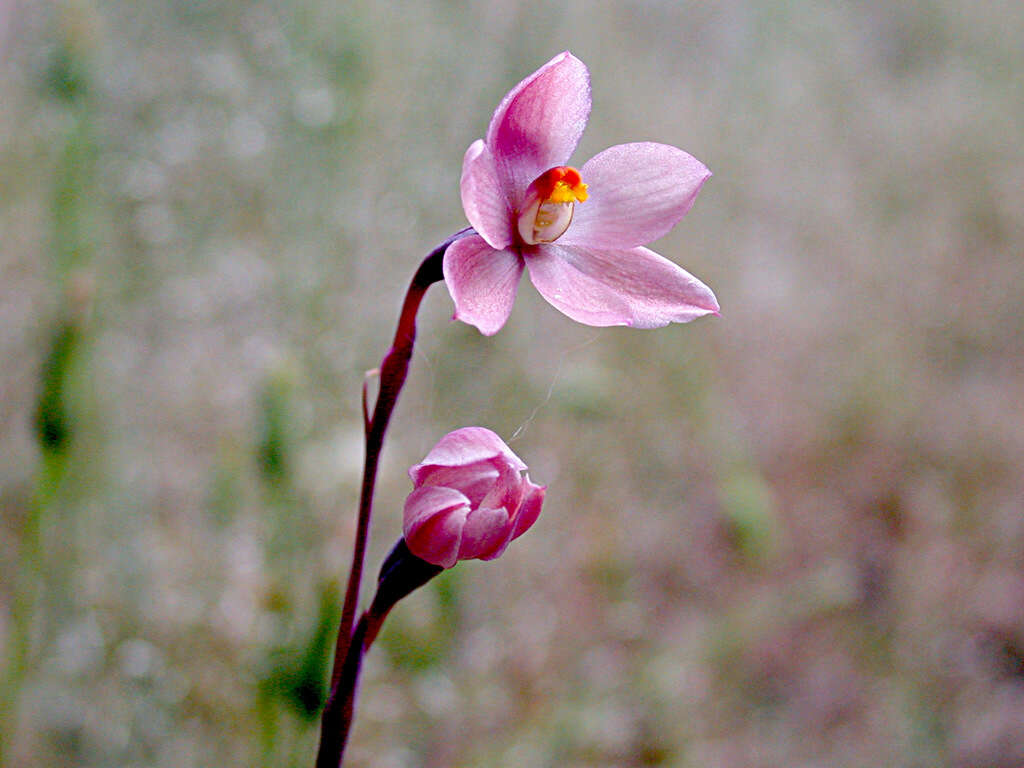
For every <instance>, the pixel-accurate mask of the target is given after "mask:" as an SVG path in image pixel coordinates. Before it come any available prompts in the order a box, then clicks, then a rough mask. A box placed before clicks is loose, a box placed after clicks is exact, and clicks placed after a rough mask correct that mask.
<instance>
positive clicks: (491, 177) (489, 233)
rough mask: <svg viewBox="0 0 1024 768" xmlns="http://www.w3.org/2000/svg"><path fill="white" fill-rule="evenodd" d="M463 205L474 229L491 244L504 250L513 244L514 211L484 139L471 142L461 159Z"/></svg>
mask: <svg viewBox="0 0 1024 768" xmlns="http://www.w3.org/2000/svg"><path fill="white" fill-rule="evenodd" d="M460 189H461V192H462V207H463V209H464V210H465V211H466V218H467V219H469V223H470V224H472V225H473V229H475V230H476V231H477V233H478V234H479V235H480V237H482V238H483V239H484V240H485V241H486V242H487V244H488V245H489V246H491V247H492V248H494V249H496V250H499V251H500V250H501V249H502V248H505V247H507V246H509V245H511V244H512V238H513V234H512V212H511V211H510V210H509V207H508V201H506V200H505V193H504V190H503V188H502V185H501V182H500V181H499V180H498V172H497V170H496V169H495V167H494V157H493V155H491V150H489V149H488V148H487V145H486V144H484V143H483V141H482V140H480V139H477V140H476V141H474V142H473V143H472V144H470V145H469V149H467V150H466V156H465V158H464V159H463V161H462V182H461V185H460Z"/></svg>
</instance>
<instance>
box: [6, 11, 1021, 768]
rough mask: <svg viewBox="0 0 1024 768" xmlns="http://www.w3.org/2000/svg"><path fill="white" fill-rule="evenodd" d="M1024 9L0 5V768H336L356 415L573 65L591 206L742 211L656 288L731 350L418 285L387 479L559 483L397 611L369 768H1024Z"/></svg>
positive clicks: (372, 704)
mask: <svg viewBox="0 0 1024 768" xmlns="http://www.w3.org/2000/svg"><path fill="white" fill-rule="evenodd" d="M1022 39H1024V7H1022V6H1021V4H1020V3H1018V2H1010V1H1009V0H1008V1H1007V2H998V1H994V2H988V3H969V2H966V0H960V1H957V0H935V1H934V2H929V1H928V0H922V2H913V3H896V4H893V3H888V2H881V0H870V1H869V2H863V3H842V2H836V1H835V0H832V1H831V2H821V0H813V2H812V1H811V0H783V1H780V2H772V3H767V2H766V3H755V2H740V1H735V2H722V3H700V2H666V1H664V0H662V1H658V0H647V1H646V2H640V1H639V0H638V1H635V2H626V1H624V2H617V3H600V2H583V1H582V0H566V2H561V3H551V4H548V3H541V4H539V3H536V2H530V3H527V2H516V1H515V0H502V1H501V2H498V1H497V0H492V1H491V2H479V3H466V2H454V1H448V2H445V1H442V0H431V1H424V2H413V3H401V2H395V1H391V2H384V1H382V0H374V1H372V2H371V1H370V0H350V1H348V0H333V1H330V0H293V1H292V2H286V3H277V2H266V1H262V0H254V1H253V2H228V0H205V1H204V2H189V1H187V0H162V1H160V0H139V1H138V2H133V3H120V2H113V1H112V0H59V1H56V2H54V1H51V2H29V0H0V61H2V67H0V643H2V645H0V648H2V651H0V659H2V662H0V663H2V664H3V673H2V675H0V679H2V681H3V685H4V689H3V691H2V692H0V700H2V701H0V726H2V734H0V745H2V746H0V749H2V756H0V761H2V763H3V765H4V766H18V767H21V766H37V765H48V766H212V765H225V766H227V765H267V766H271V765H274V766H278V765H280V766H308V765H310V764H311V761H312V756H313V754H314V751H315V743H316V731H317V726H316V713H317V709H318V707H319V706H320V703H321V700H322V697H323V685H324V675H325V672H324V669H325V664H326V653H327V650H328V648H329V646H330V645H331V643H332V642H333V636H332V635H333V631H334V626H335V622H336V620H337V612H338V608H337V606H338V603H339V596H338V593H339V591H340V589H341V587H342V586H343V585H341V584H340V581H341V579H342V576H343V574H344V573H345V572H346V571H347V567H348V561H349V555H348V549H349V547H350V546H351V540H352V536H353V529H354V523H355V520H354V510H355V503H356V495H357V480H358V475H359V472H360V467H361V462H362V447H361V421H360V413H359V392H360V387H361V385H362V382H363V375H364V371H366V370H367V369H370V368H373V367H374V366H376V365H377V363H378V362H379V360H380V358H381V356H382V354H383V353H384V351H385V349H386V347H387V344H388V343H389V338H390V335H391V333H392V332H393V328H394V323H395V320H396V317H397V309H398V306H399V302H400V300H401V296H402V294H403V292H404V289H405V286H406V284H407V282H408V279H409V277H410V276H411V274H412V271H413V270H414V268H415V267H416V265H417V264H418V263H419V260H420V259H421V258H422V256H423V255H424V254H426V252H427V251H428V250H429V249H430V248H432V247H433V245H434V244H436V243H437V242H439V241H440V240H442V239H443V238H444V237H446V236H447V235H448V234H450V233H451V232H453V231H455V230H457V229H459V228H461V227H462V226H464V223H465V222H464V215H463V213H462V209H461V204H460V201H459V191H458V182H459V175H460V170H461V161H462V156H463V153H464V151H465V149H466V147H467V146H468V145H469V144H470V142H472V141H473V140H474V139H476V138H478V137H480V136H482V135H483V133H484V131H485V130H486V127H487V123H488V121H489V119H490V116H491V112H492V111H493V109H494V107H495V105H496V104H497V103H498V101H499V100H500V99H501V97H502V96H503V95H504V93H505V92H506V91H507V90H508V89H509V88H511V87H512V86H513V85H515V83H517V82H518V81H519V80H520V79H521V78H522V77H524V76H526V75H527V74H529V73H530V72H532V71H533V70H535V69H536V68H537V67H539V66H540V65H541V64H543V63H544V62H546V61H547V60H548V59H549V58H551V57H552V56H553V55H555V54H556V53H558V52H560V51H562V50H564V49H567V48H568V49H571V50H572V51H573V52H574V53H575V54H576V55H578V56H579V57H580V58H582V59H583V60H584V61H585V62H586V63H587V64H588V65H589V67H590V70H591V75H592V82H593V96H594V109H593V116H592V119H591V122H590V125H589V128H588V130H587V132H586V134H585V135H584V137H583V141H582V144H581V146H580V149H579V151H578V153H577V155H576V156H575V158H574V159H575V161H576V164H580V163H582V162H583V161H584V160H585V159H586V158H588V157H590V156H591V155H593V154H595V153H596V152H598V151H600V150H601V149H603V148H605V147H607V146H609V145H612V144H616V143H620V142H624V141H638V140H654V141H661V142H665V143H670V144H675V145H677V146H680V147H682V148H684V149H686V150H687V151H689V152H691V153H692V154H693V155H695V156H696V157H698V158H699V159H701V160H702V161H704V162H705V163H706V164H707V165H708V166H709V167H710V168H711V169H712V170H713V171H714V173H715V176H714V178H713V179H712V180H711V181H710V182H709V183H708V184H707V186H705V188H704V191H703V192H702V194H701V196H700V199H699V200H698V202H697V204H696V206H695V207H694V209H693V210H692V211H691V213H690V214H689V215H688V216H687V218H686V219H685V220H684V221H683V222H682V224H681V225H680V226H679V227H677V228H676V229H675V230H674V231H673V232H672V234H671V235H669V236H668V237H666V238H665V239H663V240H662V241H660V242H659V243H657V244H656V245H655V247H656V249H657V250H658V251H660V252H661V253H663V254H665V255H666V256H668V257H669V258H671V259H673V260H674V261H676V262H678V263H680V264H682V265H683V266H684V267H686V268H687V269H689V270H690V271H692V272H693V273H694V274H696V275H697V276H699V277H700V278H702V279H703V280H704V281H705V282H707V283H708V284H709V285H710V286H712V287H713V288H714V290H715V291H716V293H717V295H718V298H719V300H720V302H721V305H722V308H723V311H722V317H721V318H717V319H705V320H700V321H697V322H695V323H692V324H690V325H684V326H673V327H670V328H666V329H662V330H657V331H633V330H628V329H604V330H599V329H593V328H587V327H584V326H580V325H576V324H574V323H572V322H571V321H569V320H568V319H567V318H565V317H564V316H562V315H560V314H559V313H558V312H557V311H555V310H554V309H552V308H551V307H549V306H548V305H547V304H546V303H545V302H544V301H543V300H542V299H540V298H539V297H538V295H537V294H536V292H535V291H534V290H533V288H532V286H530V285H529V283H528V282H527V281H524V283H523V286H522V288H521V291H520V297H519V300H518V302H517V305H516V307H515V310H514V312H513V315H512V318H511V320H510V321H509V323H508V324H507V326H506V327H505V329H504V330H503V331H502V332H501V333H500V334H499V335H497V336H495V337H493V338H490V339H487V338H484V337H481V336H480V335H479V334H478V333H477V332H476V331H475V330H474V329H473V328H471V327H468V326H464V325H462V324H455V323H449V321H448V318H449V317H450V315H451V312H452V305H451V301H450V299H449V297H448V296H447V294H446V292H445V289H444V287H443V286H437V287H435V288H433V289H432V290H431V291H430V293H429V294H428V296H427V301H426V303H425V307H424V310H423V312H422V313H421V324H420V328H421V333H420V345H419V347H418V349H417V355H416V357H415V359H414V364H413V372H412V375H411V377H410V381H409V384H408V386H407V388H406V391H405V393H404V395H403V399H402V401H401V403H400V404H399V408H398V411H397V413H396V416H395V420H394V422H393V428H392V431H391V437H390V441H389V443H388V446H387V449H386V452H385V461H384V465H383V468H382V473H381V478H380V486H379V496H378V505H377V514H376V518H375V522H374V537H373V542H372V548H371V553H370V557H369V560H368V567H369V569H370V570H371V578H370V581H371V582H372V580H373V579H372V572H375V570H376V568H377V566H378V564H379V563H380V560H381V558H382V556H383V554H384V553H385V552H386V551H387V549H388V548H389V547H390V546H391V544H392V543H393V542H394V541H395V539H396V538H397V536H398V535H399V531H400V524H401V514H400V513H401V506H402V503H403V501H404V498H405V495H406V494H407V493H408V491H409V490H410V483H409V481H408V479H407V478H406V476H405V470H406V468H407V467H408V466H409V465H410V464H412V463H414V462H416V461H417V460H419V459H420V458H422V456H423V455H424V454H425V453H426V451H427V450H429V448H430V447H431V446H432V445H433V444H434V442H435V441H436V440H437V439H438V438H439V437H440V435H442V434H443V433H445V432H447V431H448V430H451V429H454V428H456V427H460V426H464V425H468V424H479V425H483V426H487V427H490V428H492V429H494V430H496V431H497V432H499V433H500V434H501V435H503V436H505V437H506V438H507V439H509V441H510V444H511V446H512V447H513V449H514V450H515V451H516V452H517V453H518V454H519V455H521V456H522V457H523V458H524V459H525V460H526V461H527V462H528V463H529V464H530V467H531V473H532V476H533V477H534V478H535V479H537V480H538V481H540V482H546V483H547V484H548V485H549V491H548V498H547V503H546V506H545V509H544V513H543V515H542V516H541V518H540V520H539V522H538V523H537V525H536V526H535V527H534V528H533V529H532V530H531V531H530V532H529V534H528V535H526V536H525V537H523V538H522V539H520V540H519V541H517V542H516V544H515V545H514V546H512V547H511V548H510V549H509V551H508V552H507V553H506V554H505V556H503V557H502V558H501V559H500V560H496V561H493V562H490V563H482V562H468V563H462V564H460V565H459V566H458V567H456V568H455V569H453V570H451V571H449V572H446V573H445V574H444V575H443V576H442V577H441V578H439V579H437V580H436V581H435V582H432V583H431V585H430V586H429V587H427V588H425V589H423V590H421V591H419V592H417V593H416V594H414V595H413V596H412V597H410V598H408V599H407V600H405V601H404V602H403V603H402V604H401V605H399V607H398V608H397V609H396V611H395V612H394V613H393V614H392V616H391V618H390V619H389V622H388V624H387V625H386V628H385V632H384V634H383V635H382V637H381V638H380V642H379V643H378V645H377V646H375V647H374V649H373V651H372V653H371V655H370V657H369V659H368V663H367V667H366V669H365V680H364V684H363V687H362V700H361V708H360V711H359V716H358V718H357V721H356V726H355V729H354V732H353V736H352V743H351V749H350V755H349V756H350V764H351V765H353V766H375V767H377V768H391V767H394V768H403V767H406V766H409V767H414V766H436V767H438V768H441V767H445V766H508V765H521V766H648V765H659V766H660V765H664V766H681V767H690V766H693V767H694V768H696V767H697V766H701V767H702V768H705V767H708V768H713V767H719V766H720V767H721V768H731V767H733V766H735V767H737V768H739V767H744V768H746V767H749V766H755V767H756V766H765V767H766V768H767V767H768V766H808V767H810V766H815V767H817V766H821V767H830V766H844V767H845V766H865V767H867V766H871V767H872V768H874V767H876V766H882V765H884V766H906V767H908V768H909V767H915V766H957V767H963V768H968V767H970V768H974V767H977V768H982V767H985V768H993V767H1003V766H1005V768H1020V766H1021V765H1024V471H1022V468H1024V407H1022V406H1021V399H1022V395H1024V312H1022V310H1021V305H1022V302H1024V258H1022V254H1024V152H1022V149H1021V138H1022V136H1024V80H1022V78H1021V73H1022V71H1024V49H1022V48H1021V44H1020V41H1021V40H1022Z"/></svg>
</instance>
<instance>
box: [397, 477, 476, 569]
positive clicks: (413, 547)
mask: <svg viewBox="0 0 1024 768" xmlns="http://www.w3.org/2000/svg"><path fill="white" fill-rule="evenodd" d="M468 514H469V500H468V499H467V498H466V497H465V496H463V495H462V494H461V493H459V492H458V491H456V490H453V489H451V488H441V487H438V486H434V485H428V486H424V487H423V488H418V489H416V490H415V491H413V492H412V493H410V494H409V498H407V499H406V500H405V513H404V516H403V524H402V530H403V533H404V535H405V543H406V544H408V545H409V551H410V552H412V553H413V554H414V555H416V556H417V557H420V558H422V559H424V560H426V561H427V562H428V563H433V564H434V565H440V566H442V567H444V568H451V567H452V566H453V565H455V563H456V561H457V560H458V557H459V546H460V544H461V542H462V529H463V527H464V526H465V522H466V516H467V515H468Z"/></svg>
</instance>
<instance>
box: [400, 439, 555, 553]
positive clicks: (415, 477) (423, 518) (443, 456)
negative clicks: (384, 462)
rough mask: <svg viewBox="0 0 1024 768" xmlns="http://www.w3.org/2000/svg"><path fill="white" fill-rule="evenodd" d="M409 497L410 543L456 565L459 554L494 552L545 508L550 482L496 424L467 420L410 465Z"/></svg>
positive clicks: (406, 527)
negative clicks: (534, 477)
mask: <svg viewBox="0 0 1024 768" xmlns="http://www.w3.org/2000/svg"><path fill="white" fill-rule="evenodd" d="M409 477H411V478H412V481H413V485H414V490H413V492H412V493H410V494H409V498H408V499H407V500H406V502H405V517H404V525H403V529H404V533H405V542H406V545H407V546H408V547H409V551H410V552H412V553H413V554H414V555H416V556H417V557H419V558H421V559H423V560H426V561H427V562H428V563H432V564H434V565H440V566H442V567H444V568H451V567H452V566H453V565H455V563H456V562H458V561H459V560H471V559H474V558H479V559H481V560H493V559H494V558H496V557H497V556H498V555H500V554H501V553H502V552H504V551H505V548H506V547H508V545H509V542H511V541H512V539H515V538H518V537H519V536H522V535H523V534H524V533H526V530H527V529H528V528H529V527H530V526H531V525H533V524H534V522H536V520H537V516H538V515H539V514H540V508H541V505H542V504H543V502H544V491H545V486H542V485H536V484H534V483H532V482H531V481H530V478H529V475H527V474H526V464H524V463H523V460H522V459H520V458H519V457H518V456H516V455H515V454H514V453H513V452H512V449H510V448H509V447H508V446H507V445H505V443H504V441H503V440H502V439H501V438H500V437H498V436H497V435H496V434H495V433H494V432H492V431H491V430H489V429H485V428H483V427H463V428H462V429H457V430H455V431H454V432H449V433H448V434H447V435H445V436H444V437H442V438H441V440H440V441H439V442H438V444H437V445H435V446H434V447H433V448H432V449H431V450H430V453H428V454H427V456H426V458H424V459H423V461H422V462H420V463H419V464H417V465H416V466H414V467H413V468H412V469H410V470H409Z"/></svg>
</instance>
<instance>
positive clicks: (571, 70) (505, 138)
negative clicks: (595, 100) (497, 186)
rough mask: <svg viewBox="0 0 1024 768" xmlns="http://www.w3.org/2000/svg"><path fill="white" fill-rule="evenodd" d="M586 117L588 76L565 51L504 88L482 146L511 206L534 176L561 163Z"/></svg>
mask: <svg viewBox="0 0 1024 768" xmlns="http://www.w3.org/2000/svg"><path fill="white" fill-rule="evenodd" d="M589 116H590V75H589V73H588V72H587V68H586V66H585V65H584V64H583V62H582V61H580V60H579V59H577V58H576V57H575V56H573V55H572V54H571V53H569V52H568V51H565V52H564V53H560V54H559V55H558V56H555V58H553V59H552V60H551V61H549V62H548V63H547V64H545V65H544V66H543V67H541V68H540V69H538V70H537V71H536V72H534V73H533V74H532V75H530V76H529V77H527V78H526V79H525V80H523V81H522V82H521V83H519V85H517V86H516V87H515V88H513V89H512V90H511V91H509V93H508V95H507V96H506V97H505V98H504V100H503V101H502V102H501V104H500V105H499V106H498V108H497V109H496V110H495V111H494V117H492V118H491V125H490V127H489V128H488V129H487V146H488V147H489V148H490V150H491V153H492V154H493V155H494V160H495V165H496V167H497V171H498V177H499V178H500V179H501V181H502V184H503V185H504V187H505V197H506V198H507V199H508V201H509V203H510V204H511V206H512V208H513V210H515V209H518V208H519V206H520V204H521V203H522V196H523V193H524V192H525V191H526V188H527V187H528V186H529V185H530V182H532V181H533V180H534V179H535V178H537V177H538V176H540V174H541V173H542V172H544V171H546V170H547V169H548V168H551V167H553V166H556V165H564V164H565V163H566V162H567V161H568V159H569V156H570V155H572V153H573V150H575V149H576V145H577V144H578V143H579V140H580V136H581V135H582V134H583V129H584V128H585V127H586V125H587V118H588V117H589Z"/></svg>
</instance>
